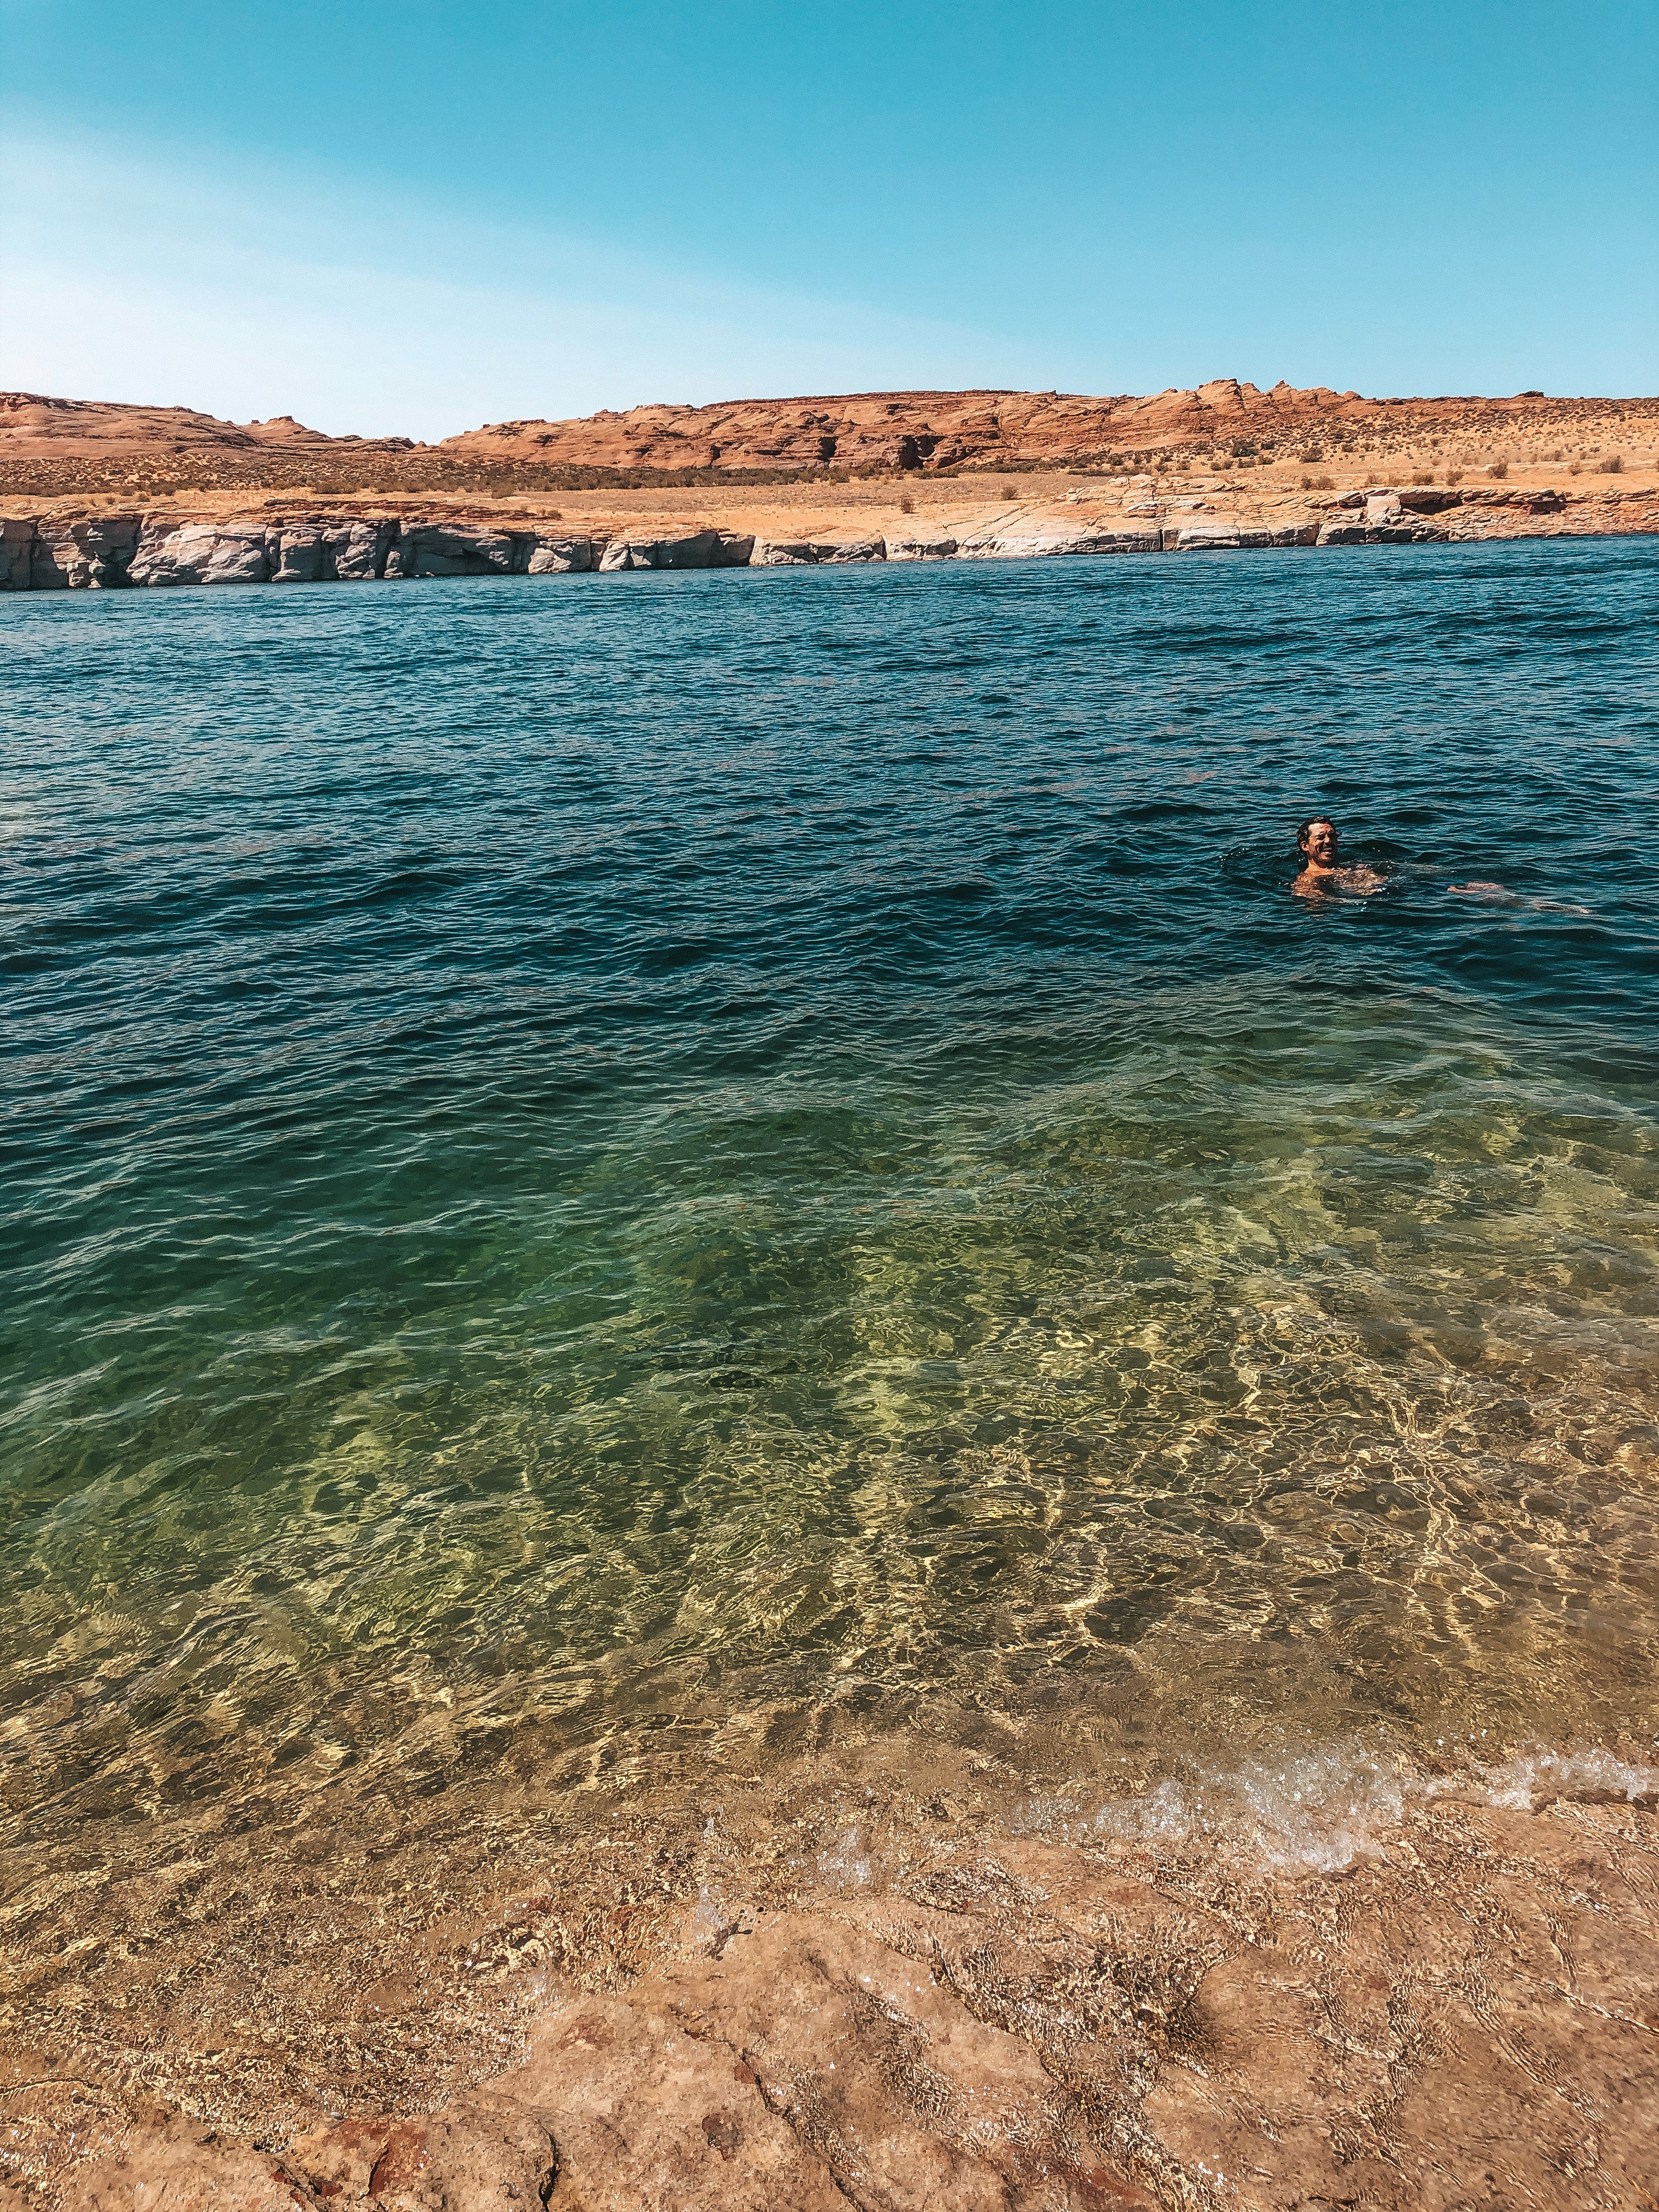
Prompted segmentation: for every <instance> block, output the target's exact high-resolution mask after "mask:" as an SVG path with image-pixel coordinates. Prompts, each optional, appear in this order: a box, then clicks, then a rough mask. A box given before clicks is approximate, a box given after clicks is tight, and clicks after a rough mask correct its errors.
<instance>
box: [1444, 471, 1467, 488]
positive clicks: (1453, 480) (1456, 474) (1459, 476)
mask: <svg viewBox="0 0 1659 2212" xmlns="http://www.w3.org/2000/svg"><path fill="white" fill-rule="evenodd" d="M1462 481H1463V471H1462V469H1448V470H1447V471H1446V482H1447V483H1449V484H1461V483H1462Z"/></svg>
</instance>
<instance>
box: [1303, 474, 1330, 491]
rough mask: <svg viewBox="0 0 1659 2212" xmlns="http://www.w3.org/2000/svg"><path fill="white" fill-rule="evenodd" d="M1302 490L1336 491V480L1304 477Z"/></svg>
mask: <svg viewBox="0 0 1659 2212" xmlns="http://www.w3.org/2000/svg"><path fill="white" fill-rule="evenodd" d="M1302 489H1304V491H1334V490H1335V489H1336V478H1335V477H1303V479H1302Z"/></svg>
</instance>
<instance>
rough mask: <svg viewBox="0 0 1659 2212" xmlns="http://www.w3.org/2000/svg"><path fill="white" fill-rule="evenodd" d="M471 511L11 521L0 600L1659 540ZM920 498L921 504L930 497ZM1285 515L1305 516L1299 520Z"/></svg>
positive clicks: (1365, 512) (1482, 524)
mask: <svg viewBox="0 0 1659 2212" xmlns="http://www.w3.org/2000/svg"><path fill="white" fill-rule="evenodd" d="M1131 489H1133V487H1132V488H1131ZM272 504H275V502H272ZM283 504H284V505H285V504H286V502H284V503H283ZM458 504H459V503H458ZM470 504H471V506H472V512H471V513H467V512H465V511H461V512H457V511H456V510H455V507H453V506H452V507H451V508H450V509H449V511H447V512H446V511H445V510H444V509H443V508H442V507H435V506H432V505H427V506H424V507H423V508H422V509H419V510H417V511H416V512H414V513H410V512H404V513H387V512H386V508H385V507H384V506H383V505H380V504H379V503H375V504H374V505H373V506H364V505H357V504H353V505H351V506H347V505H346V504H344V503H332V502H331V503H330V505H329V506H328V507H325V508H319V507H311V508H309V509H306V508H303V507H298V505H297V503H296V507H295V511H290V512H287V513H282V512H279V513H259V514H248V513H246V512H243V513H235V512H224V511H218V512H216V511H214V510H213V509H212V508H207V509H205V510H204V509H203V508H200V507H197V508H196V509H195V510H194V511H192V510H191V509H181V508H179V507H156V508H150V509H148V510H144V509H137V510H135V509H133V508H131V507H127V508H123V507H119V506H115V505H111V506H107V507H105V506H100V507H93V506H91V505H89V504H88V505H87V506H80V505H78V504H77V505H75V506H70V507H68V508H67V509H65V508H62V507H60V508H58V509H56V510H49V511H48V512H46V513H33V514H31V513H24V514H15V515H10V516H4V517H0V591H7V592H24V591H28V592H41V591H74V590H88V589H90V590H127V589H144V588H149V589H155V588H158V587H175V588H176V587H179V586H191V585H194V586H204V585H209V586H220V585H231V584H269V583H298V584H316V583H354V582H365V583H366V582H392V581H402V580H414V579H417V578H432V577H445V576H513V575H552V574H586V573H590V572H599V573H601V574H611V573H617V572H623V571H629V570H637V569H692V568H811V567H825V566H837V565H844V564H847V563H848V562H881V561H896V562H906V561H933V560H1030V559H1042V558H1053V557H1056V556H1070V557H1076V556H1101V555H1109V554H1121V553H1140V554H1146V553H1193V552H1205V551H1250V550H1268V549H1286V548H1291V547H1297V546H1302V547H1309V548H1322V547H1328V546H1351V545H1400V544H1455V543H1461V542H1469V541H1480V542H1486V541H1490V540H1492V539H1497V538H1518V537H1527V538H1539V537H1552V538H1553V537H1582V536H1607V535H1619V536H1642V535H1652V534H1655V533H1659V492H1654V493H1650V492H1646V491H1644V490H1643V489H1639V488H1636V487H1632V488H1631V489H1628V490H1626V489H1624V488H1622V487H1620V488H1619V489H1608V490H1607V491H1598V492H1596V493H1594V494H1585V493H1574V494H1567V493H1563V492H1562V491H1560V490H1559V489H1556V488H1554V487H1552V486H1530V487H1529V486H1516V488H1514V489H1509V488H1508V487H1507V486H1503V485H1492V484H1488V485H1486V486H1481V487H1474V488H1472V489H1469V490H1467V491H1465V490H1462V489H1455V488H1444V489H1432V488H1425V487H1415V486H1409V485H1407V486H1372V487H1370V488H1369V489H1359V490H1354V491H1349V492H1343V493H1339V494H1336V495H1334V496H1328V497H1325V498H1321V499H1317V500H1313V501H1309V500H1306V499H1304V500H1302V501H1297V502H1291V501H1285V502H1281V503H1280V511H1279V513H1271V512H1264V511H1261V507H1258V509H1257V511H1256V512H1254V513H1250V512H1241V511H1240V507H1239V503H1238V502H1237V501H1236V500H1235V501H1234V502H1233V503H1232V505H1231V512H1230V511H1229V509H1228V507H1227V506H1225V505H1223V504H1222V503H1220V502H1219V501H1217V500H1215V499H1213V498H1206V497H1203V496H1201V495H1200V496H1194V495H1186V496H1176V497H1164V498H1158V497H1152V496H1141V497H1139V498H1135V497H1127V498H1121V499H1119V500H1118V501H1107V500H1103V499H1102V498H1101V497H1100V496H1099V495H1093V496H1091V494H1090V492H1089V491H1088V490H1086V489H1085V490H1079V489H1073V491H1072V492H1070V493H1069V494H1068V495H1066V496H1065V497H1064V499H1063V500H1061V501H1049V502H1046V503H1044V504H1042V505H1041V506H1039V505H1036V504H1023V505H1018V506H1015V507H1010V506H1009V505H1007V504H1006V502H1005V503H1002V504H1000V505H998V506H996V507H985V506H982V505H981V506H980V507H977V508H975V509H972V510H969V512H968V513H965V514H963V515H961V516H960V517H957V516H952V517H951V519H950V520H949V521H948V523H947V521H946V520H945V519H944V518H943V517H941V518H940V520H939V521H937V522H932V521H929V520H925V519H923V518H920V517H915V516H914V514H912V515H908V516H907V515H903V514H900V515H896V516H894V517H892V518H891V520H888V522H887V526H886V527H885V528H884V529H883V530H882V531H880V532H870V531H869V530H867V529H865V530H862V531H861V530H860V529H859V527H858V526H859V525H860V523H861V522H862V521H863V520H865V518H864V515H863V514H861V513H858V512H856V511H855V512H854V513H850V514H849V513H846V512H845V511H842V512H840V513H830V514H829V516H827V517H824V516H823V515H817V516H814V517H813V518H812V520H813V522H814V523H815V524H816V527H814V528H811V529H809V530H805V531H800V530H797V531H795V532H792V533H791V534H790V535H788V536H770V535H767V534H765V533H764V532H763V531H761V530H759V529H755V528H750V529H748V530H742V529H733V528H729V527H721V526H720V524H719V523H718V522H715V521H707V520H697V521H694V526H693V527H691V528H690V529H687V528H686V527H685V526H684V521H680V520H678V518H673V517H669V518H648V517H641V518H640V519H639V520H634V519H633V518H631V517H623V518H619V519H617V520H610V519H606V518H601V519H599V520H597V521H596V523H595V524H594V525H593V526H588V527H586V528H581V529H572V528H567V527H562V526H561V525H562V522H563V520H564V518H563V516H562V513H561V512H560V511H558V510H555V511H554V512H553V513H551V514H549V515H546V516H536V515H531V514H525V513H499V512H497V513H490V512H481V511H479V508H478V504H477V502H471V503H470ZM907 504H908V505H910V506H911V507H912V508H914V501H908V502H907ZM1285 507H1291V510H1292V511H1291V512H1289V513H1286V512H1285V511H1284V509H1285ZM1297 508H1299V509H1300V511H1295V510H1297ZM1575 508H1576V509H1577V512H1576V513H1575V512H1574V509H1575ZM687 519H688V520H690V519H691V518H687ZM677 524H678V526H677ZM774 526H775V525H774Z"/></svg>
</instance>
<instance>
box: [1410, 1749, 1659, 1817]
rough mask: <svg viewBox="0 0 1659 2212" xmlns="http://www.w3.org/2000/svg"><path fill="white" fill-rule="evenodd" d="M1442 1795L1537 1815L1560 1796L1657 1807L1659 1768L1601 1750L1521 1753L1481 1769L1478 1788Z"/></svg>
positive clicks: (1582, 1801) (1451, 1787) (1455, 1786)
mask: <svg viewBox="0 0 1659 2212" xmlns="http://www.w3.org/2000/svg"><path fill="white" fill-rule="evenodd" d="M1436 1794H1437V1795H1438V1796H1455V1797H1469V1796H1474V1797H1475V1798H1476V1799H1477V1801H1478V1802H1480V1803H1483V1804H1486V1805H1494V1806H1498V1807H1501V1808H1504V1810H1505V1811H1513V1812H1520V1813H1534V1812H1536V1811H1537V1810H1538V1809H1539V1808H1540V1807H1541V1806H1543V1805H1548V1804H1552V1803H1553V1802H1554V1801H1555V1800H1556V1799H1557V1798H1559V1797H1567V1798H1571V1799H1574V1800H1576V1801H1577V1802H1578V1803H1580V1804H1598V1803H1599V1804H1604V1805H1606V1804H1613V1803H1615V1802H1617V1801H1618V1800H1619V1799H1620V1798H1621V1797H1622V1798H1623V1799H1625V1800H1626V1802H1627V1803H1629V1804H1632V1805H1652V1804H1654V1803H1655V1802H1659V1766H1650V1765H1646V1764H1645V1763H1644V1762H1643V1761H1641V1760H1638V1759H1620V1758H1618V1757H1616V1756H1615V1754H1614V1753H1612V1752H1610V1751H1602V1750H1600V1749H1596V1748H1591V1749H1588V1750H1585V1749H1579V1750H1575V1751H1566V1752H1559V1751H1526V1752H1517V1753H1516V1754H1515V1756H1514V1757H1513V1758H1510V1759H1501V1760H1499V1761H1498V1764H1497V1765H1492V1766H1487V1767H1481V1768H1479V1769H1478V1770H1477V1771H1476V1775H1475V1777H1474V1787H1473V1788H1471V1787H1470V1786H1469V1785H1468V1784H1451V1785H1449V1786H1448V1787H1447V1788H1445V1789H1443V1790H1437V1792H1436Z"/></svg>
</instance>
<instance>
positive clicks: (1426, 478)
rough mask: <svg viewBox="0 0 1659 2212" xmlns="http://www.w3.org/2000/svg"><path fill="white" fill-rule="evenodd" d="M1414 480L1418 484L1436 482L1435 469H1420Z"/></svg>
mask: <svg viewBox="0 0 1659 2212" xmlns="http://www.w3.org/2000/svg"><path fill="white" fill-rule="evenodd" d="M1412 482H1413V483H1417V484H1423V483H1433V482H1434V471H1433V470H1432V469H1419V471H1417V474H1416V475H1415V476H1414V477H1413V478H1412Z"/></svg>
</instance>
